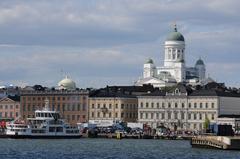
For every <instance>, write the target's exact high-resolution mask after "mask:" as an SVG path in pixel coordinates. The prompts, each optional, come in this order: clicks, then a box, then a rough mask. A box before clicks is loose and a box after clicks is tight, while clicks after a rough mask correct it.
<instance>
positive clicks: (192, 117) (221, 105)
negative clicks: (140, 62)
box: [138, 84, 240, 131]
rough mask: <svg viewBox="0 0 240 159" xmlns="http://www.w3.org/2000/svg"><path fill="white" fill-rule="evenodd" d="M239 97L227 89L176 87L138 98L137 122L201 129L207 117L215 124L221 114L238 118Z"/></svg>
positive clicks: (184, 128)
mask: <svg viewBox="0 0 240 159" xmlns="http://www.w3.org/2000/svg"><path fill="white" fill-rule="evenodd" d="M239 103H240V94H239V93H236V92H231V91H229V90H224V89H223V90H220V89H209V88H206V87H205V88H201V89H199V90H193V89H192V88H190V87H188V86H185V85H183V84H178V85H176V86H174V87H172V88H170V89H169V90H162V91H155V92H151V93H147V94H145V95H141V96H138V121H139V122H141V123H144V124H148V125H150V126H151V127H153V128H156V127H157V126H160V125H164V126H166V127H168V128H170V129H175V130H176V129H179V130H193V131H194V130H198V131H201V130H203V129H204V121H205V119H206V118H208V119H209V120H210V122H211V123H212V124H213V123H216V121H217V118H218V116H220V115H239V112H240V107H239Z"/></svg>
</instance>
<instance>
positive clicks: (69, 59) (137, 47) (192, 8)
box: [0, 0, 240, 88]
mask: <svg viewBox="0 0 240 159" xmlns="http://www.w3.org/2000/svg"><path fill="white" fill-rule="evenodd" d="M239 6H240V1H239V0H221V1H219V0H205V1H204V0H175V1H173V0H75V1H74V0H51V1H49V0H41V1H38V0H21V1H19V0H11V1H10V0H1V1H0V55H1V56H0V85H9V84H14V85H20V86H24V85H34V84H42V85H44V86H56V85H57V83H58V81H60V80H61V79H62V78H63V76H64V75H66V74H67V75H69V76H70V77H71V78H72V79H73V80H74V81H75V82H76V83H77V86H78V87H80V88H86V87H104V86H106V85H132V84H133V82H134V81H136V80H137V79H138V78H139V77H140V76H142V67H143V63H144V62H145V61H146V59H147V58H149V57H151V58H153V60H154V62H155V63H156V65H157V66H161V65H162V64H163V43H164V40H165V39H166V36H167V35H168V34H169V32H170V31H172V27H171V25H172V23H173V22H176V23H177V26H178V31H179V32H181V33H182V34H183V35H184V37H185V41H186V62H187V66H193V65H194V64H195V61H196V60H197V59H198V58H199V57H201V58H202V59H203V60H204V62H205V64H206V67H207V74H208V75H209V76H210V77H212V78H213V79H215V80H217V81H218V82H225V83H226V85H228V86H236V87H240V44H239V42H240V29H239V26H240V9H239Z"/></svg>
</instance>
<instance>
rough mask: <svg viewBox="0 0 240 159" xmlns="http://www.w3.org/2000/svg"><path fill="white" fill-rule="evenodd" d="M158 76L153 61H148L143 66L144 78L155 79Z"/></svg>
mask: <svg viewBox="0 0 240 159" xmlns="http://www.w3.org/2000/svg"><path fill="white" fill-rule="evenodd" d="M155 74H156V66H155V65H154V63H153V60H152V59H148V60H147V61H146V62H145V64H144V65H143V78H148V77H154V76H155Z"/></svg>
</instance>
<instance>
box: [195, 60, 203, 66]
mask: <svg viewBox="0 0 240 159" xmlns="http://www.w3.org/2000/svg"><path fill="white" fill-rule="evenodd" d="M195 65H204V62H203V60H202V59H198V60H197V62H196V64H195Z"/></svg>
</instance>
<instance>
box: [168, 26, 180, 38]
mask: <svg viewBox="0 0 240 159" xmlns="http://www.w3.org/2000/svg"><path fill="white" fill-rule="evenodd" d="M166 41H184V37H183V35H182V34H181V33H179V32H178V31H177V27H176V26H175V27H174V31H173V32H171V33H170V34H169V35H168V37H167V39H166Z"/></svg>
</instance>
